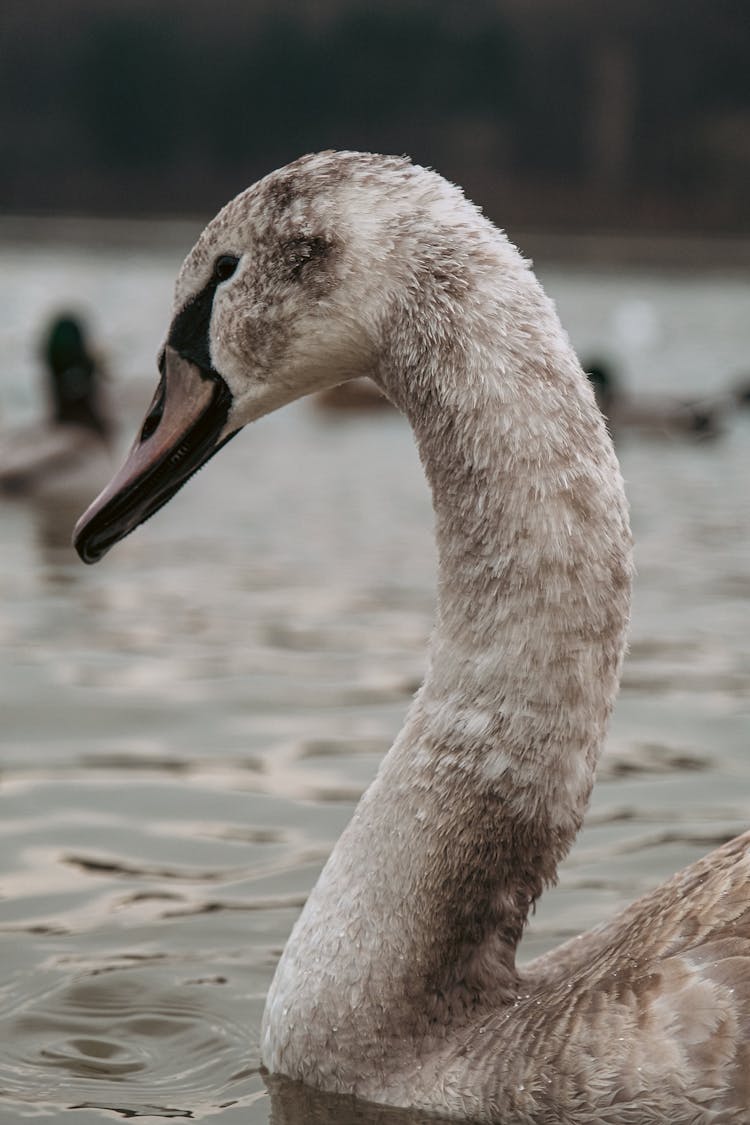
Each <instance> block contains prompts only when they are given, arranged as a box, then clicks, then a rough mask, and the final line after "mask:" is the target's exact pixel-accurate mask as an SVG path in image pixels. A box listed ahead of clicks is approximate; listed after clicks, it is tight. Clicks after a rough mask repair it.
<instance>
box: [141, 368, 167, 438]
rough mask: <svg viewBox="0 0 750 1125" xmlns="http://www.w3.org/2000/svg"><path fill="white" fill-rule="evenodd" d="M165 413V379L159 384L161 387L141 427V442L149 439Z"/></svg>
mask: <svg viewBox="0 0 750 1125" xmlns="http://www.w3.org/2000/svg"><path fill="white" fill-rule="evenodd" d="M163 414H164V380H163V378H162V381H161V382H160V384H159V389H158V390H157V392H156V397H155V398H154V402H153V405H152V406H151V409H150V410H149V412H148V414H147V415H146V418H145V420H144V423H143V426H142V428H141V438H140V440H141V442H144V441H148V439H149V438H150V437H151V436H152V434H154V433H155V432H156V431H157V430H158V428H159V423H160V422H161V420H162V416H163Z"/></svg>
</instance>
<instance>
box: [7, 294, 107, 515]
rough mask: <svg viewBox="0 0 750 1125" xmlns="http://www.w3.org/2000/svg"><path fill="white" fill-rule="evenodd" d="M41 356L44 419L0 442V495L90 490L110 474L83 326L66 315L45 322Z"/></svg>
mask: <svg viewBox="0 0 750 1125" xmlns="http://www.w3.org/2000/svg"><path fill="white" fill-rule="evenodd" d="M42 352H43V358H44V363H45V367H46V383H47V386H46V391H47V398H48V402H49V413H48V417H47V419H46V421H43V422H36V423H34V424H32V425H29V426H24V427H21V428H19V429H16V430H14V431H12V432H10V433H8V434H5V435H3V436H2V438H0V494H4V495H6V496H20V495H34V496H39V495H44V494H49V493H52V494H55V495H57V494H64V493H71V492H72V493H75V494H78V495H80V493H81V492H82V491H83V492H92V491H95V490H96V488H97V487H98V486H99V485H100V483H101V481H102V480H103V479H105V478H106V476H107V474H108V473H109V472H110V471H111V460H110V442H111V438H112V435H113V425H112V421H111V419H110V417H109V415H108V412H107V409H106V406H105V403H104V396H103V393H102V386H101V382H102V372H101V366H100V363H99V361H97V360H96V359H95V358H94V356H93V355H92V353H91V351H90V350H89V347H88V344H87V341H86V336H85V331H84V328H83V325H82V324H81V322H80V321H79V320H78V319H77V318H76V317H75V316H72V315H69V314H65V315H61V316H58V317H56V318H55V320H54V321H53V322H52V323H51V324H50V326H49V329H48V331H47V333H46V335H45V339H44V342H43V348H42Z"/></svg>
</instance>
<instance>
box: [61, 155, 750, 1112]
mask: <svg viewBox="0 0 750 1125" xmlns="http://www.w3.org/2000/svg"><path fill="white" fill-rule="evenodd" d="M159 368H160V370H161V381H160V383H159V387H158V389H157V391H156V394H155V397H154V400H153V402H152V405H151V407H150V409H149V411H148V413H147V415H146V418H145V421H144V423H143V427H142V429H141V431H140V433H139V435H138V437H137V438H136V440H135V442H134V444H133V447H132V449H131V452H130V454H129V456H128V458H127V460H126V462H125V464H124V466H123V468H122V469H121V470H120V472H119V473H118V474H117V475H116V476H115V478H114V479H113V481H112V482H111V483H110V485H109V486H108V487H107V488H106V489H105V491H104V492H103V493H102V494H101V496H100V497H99V498H98V499H97V500H96V501H94V503H93V504H92V505H91V506H90V508H89V509H88V510H87V511H86V512H85V513H84V515H83V516H82V517H81V519H80V520H79V522H78V525H77V527H76V531H75V545H76V548H77V550H78V552H79V554H80V556H81V558H82V559H83V560H84V561H85V562H87V563H92V562H96V561H97V560H98V559H100V558H101V557H102V556H103V555H104V553H105V552H106V551H107V550H108V549H109V548H110V547H111V546H112V545H113V544H114V543H116V542H117V541H118V540H119V539H121V538H122V537H123V536H124V535H126V534H128V533H129V532H130V531H132V530H133V529H134V528H135V527H136V526H137V525H138V524H140V523H142V522H143V521H144V520H145V519H147V518H148V517H149V516H150V515H152V514H153V513H154V512H155V511H157V510H158V509H159V508H160V507H161V506H162V505H163V504H165V503H166V502H167V501H168V500H169V499H170V497H171V496H172V495H173V494H174V493H175V492H176V491H177V490H178V489H179V488H180V487H181V485H182V484H183V483H184V482H185V481H186V480H187V479H188V478H189V477H190V475H191V474H192V473H194V472H195V471H196V470H197V469H198V468H199V467H200V466H201V465H202V464H203V463H204V462H205V461H207V460H208V458H210V457H211V456H213V454H214V453H216V451H217V450H218V449H220V448H221V447H222V446H223V445H224V444H225V443H226V442H227V441H229V440H230V439H231V438H232V437H234V436H235V435H236V434H237V432H238V431H239V430H240V429H241V428H242V427H243V426H245V425H246V424H247V423H249V422H252V421H253V420H254V419H257V418H259V417H261V416H262V415H265V414H267V413H268V412H269V411H271V410H275V409H277V408H278V407H280V406H283V405H284V404H285V403H288V402H291V401H292V400H294V399H297V398H299V397H300V396H302V395H306V394H310V393H312V392H316V391H320V390H322V389H324V388H326V387H330V386H333V385H335V384H337V383H339V382H341V381H343V380H345V379H348V378H351V377H355V376H359V375H368V376H370V377H371V378H372V379H373V380H374V381H375V382H376V383H377V385H378V386H379V387H381V388H382V389H383V391H384V392H385V394H386V395H387V396H388V398H389V399H391V401H392V402H393V403H394V404H395V405H396V406H397V407H399V408H400V410H401V411H403V413H404V414H405V415H406V416H407V418H408V420H409V422H410V423H411V426H412V428H413V431H414V434H415V438H416V442H417V444H418V447H419V452H420V455H421V459H422V462H423V465H424V468H425V473H426V476H427V478H428V481H429V484H430V486H431V490H432V496H433V502H434V510H435V530H436V539H437V548H438V598H437V616H436V623H435V629H434V634H433V637H432V641H431V645H430V651H429V662H428V669H427V673H426V676H425V680H424V684H423V686H422V687H421V689H420V691H419V692H418V693H417V695H416V697H415V699H414V701H413V703H412V705H411V707H410V709H409V711H408V714H407V717H406V720H405V724H404V727H403V729H402V730H401V732H400V734H399V735H398V737H397V739H396V741H395V743H394V745H393V747H392V748H391V750H390V751H389V753H388V754H387V755H386V757H385V758H384V760H383V762H382V764H381V766H380V769H379V771H378V773H377V776H376V778H375V780H374V781H373V782H372V784H371V785H370V787H369V788H368V789H367V791H366V792H365V794H364V796H363V797H362V799H361V801H360V803H359V805H358V807H357V809H356V810H355V812H354V815H353V817H352V819H351V822H350V823H349V825H348V827H347V828H346V829H345V831H344V833H343V835H342V836H341V838H340V839H339V841H338V843H337V844H336V846H335V847H334V849H333V851H332V853H331V855H330V858H329V859H328V862H327V864H326V865H325V868H324V870H323V872H322V874H321V875H320V878H319V879H318V882H317V884H316V886H315V887H314V889H313V891H312V893H311V894H310V897H309V899H308V900H307V903H306V906H305V907H304V909H303V910H302V912H301V914H300V917H299V919H298V920H297V923H296V925H295V926H294V928H293V931H292V933H291V936H290V938H289V940H288V942H287V945H286V948H285V950H284V952H283V955H282V957H281V959H280V961H279V963H278V966H277V969H276V973H275V976H274V978H273V982H272V984H271V987H270V990H269V993H268V997H267V1002H266V1007H265V1013H264V1017H263V1022H262V1029H261V1049H262V1059H263V1063H264V1065H265V1067H266V1068H267V1069H268V1071H269V1072H271V1073H272V1074H278V1075H282V1076H287V1077H288V1078H291V1079H296V1080H299V1081H301V1082H302V1083H305V1084H308V1085H309V1086H311V1087H317V1088H320V1089H322V1090H326V1091H329V1092H332V1093H334V1094H335V1093H345V1094H354V1095H356V1096H358V1097H359V1098H362V1099H365V1100H367V1101H370V1102H379V1103H383V1104H386V1105H390V1106H394V1107H398V1106H401V1107H412V1108H414V1109H419V1110H420V1111H425V1112H427V1111H430V1112H436V1113H439V1114H443V1115H445V1116H449V1117H454V1118H459V1119H464V1120H466V1119H471V1120H472V1121H480V1122H488V1123H489V1122H494V1123H497V1122H500V1121H510V1120H512V1121H513V1122H514V1123H531V1122H564V1123H569V1125H579V1123H583V1122H594V1121H596V1122H604V1121H606V1122H629V1123H632V1125H646V1123H649V1122H654V1123H655V1122H659V1123H662V1122H664V1121H669V1122H690V1123H708V1122H713V1123H714V1125H715V1123H718V1122H722V1123H724V1122H740V1121H744V1122H746V1121H747V1120H748V1106H750V1065H749V1064H750V1049H749V1047H748V1020H749V1017H750V995H749V994H750V880H749V875H750V863H749V862H748V855H747V850H748V843H749V842H750V837H749V836H742V837H739V838H738V839H736V840H734V841H732V842H731V843H729V844H727V845H725V846H724V847H722V848H719V849H718V850H716V851H714V852H713V853H712V854H711V855H709V856H708V857H707V858H705V859H703V860H701V861H699V862H697V863H696V864H694V865H693V866H692V867H690V868H688V869H687V870H686V871H683V872H682V873H681V874H678V875H677V876H675V877H674V878H673V879H672V880H671V881H669V882H667V883H666V884H664V885H663V886H661V887H659V888H658V889H657V890H655V891H653V892H652V893H650V894H648V895H646V896H645V897H644V898H642V899H640V900H639V901H637V902H635V903H634V904H633V905H631V906H630V907H629V908H628V909H626V910H625V911H624V913H621V914H619V915H618V916H617V917H615V918H614V920H612V921H611V922H609V923H608V924H606V925H604V926H603V927H599V928H597V929H594V930H593V931H591V932H589V933H587V934H584V935H583V936H581V937H579V938H576V939H574V940H572V941H569V942H567V943H566V944H564V945H563V946H562V947H561V948H559V949H557V950H555V951H554V952H552V953H550V954H548V955H544V956H542V957H540V958H538V959H536V960H535V961H533V962H532V963H531V964H529V965H528V966H526V967H524V968H523V969H521V968H519V967H518V966H517V964H516V950H517V947H518V944H519V940H520V938H521V935H522V932H523V929H524V925H525V923H526V920H527V918H528V915H529V911H530V910H531V909H532V907H533V906H534V903H535V902H536V900H537V899H538V897H539V895H540V894H541V892H542V890H543V888H544V887H545V886H546V885H548V884H550V883H551V882H553V881H554V879H555V873H556V869H557V866H558V863H559V862H560V860H561V859H562V858H563V856H564V855H565V854H566V853H567V851H568V850H569V848H570V846H571V844H572V842H573V840H574V838H575V836H576V833H577V832H578V830H579V828H580V826H581V822H582V818H583V815H584V810H585V808H586V804H587V801H588V798H589V794H590V791H591V787H592V784H593V778H594V770H595V766H596V762H597V758H598V755H599V751H600V749H601V745H602V741H603V738H604V735H605V729H606V725H607V720H608V717H609V714H610V711H611V708H612V705H613V701H614V698H615V695H616V692H617V689H618V682H619V674H620V666H621V662H622V657H623V650H624V646H625V634H626V627H627V624H628V616H629V602H630V585H631V569H632V568H631V536H630V530H629V522H628V513H627V506H626V501H625V496H624V490H623V483H622V479H621V476H620V472H619V469H618V465H617V461H616V459H615V455H614V451H613V448H612V443H611V441H610V438H609V436H608V434H607V431H606V428H605V425H604V422H603V420H602V417H601V414H600V412H599V410H598V409H597V407H596V404H595V401H594V395H593V392H592V390H591V388H590V386H589V384H588V381H587V379H586V377H585V375H584V373H583V371H582V369H581V367H580V364H579V363H578V361H577V359H576V357H575V355H574V353H573V351H572V349H571V346H570V343H569V342H568V339H567V337H566V335H565V333H564V332H563V330H562V328H561V326H560V323H559V320H558V318H557V314H556V312H555V309H554V306H553V304H552V302H551V301H550V300H549V299H548V298H547V297H546V296H545V294H544V292H543V291H542V288H541V286H540V285H539V283H538V281H537V280H536V278H535V276H534V274H533V272H532V269H531V267H530V264H529V263H528V262H527V261H525V260H524V259H523V258H522V257H521V255H520V254H519V253H518V251H517V250H516V249H515V248H514V247H513V246H512V245H511V243H510V242H509V241H508V240H507V238H506V237H505V235H504V234H502V233H501V232H500V231H499V230H498V229H496V228H495V227H494V226H493V225H492V223H491V222H490V221H489V220H488V219H487V218H485V217H484V216H483V215H482V214H481V213H480V211H479V210H478V209H477V208H476V207H475V206H474V205H473V204H472V203H471V202H469V201H468V200H467V199H466V198H465V197H464V195H463V194H462V192H461V191H460V190H459V189H458V188H456V187H454V186H453V185H451V184H449V183H448V182H447V181H446V180H444V179H443V178H442V177H440V176H439V175H438V174H437V173H435V172H433V171H431V170H427V169H425V168H421V167H419V166H417V165H414V164H412V163H410V162H409V161H408V160H407V159H406V158H395V157H384V156H377V155H372V154H362V153H353V152H325V153H320V154H316V155H311V156H306V157H303V158H301V159H299V160H298V161H296V162H294V163H292V164H290V165H288V166H286V167H284V168H282V169H279V170H277V171H275V172H273V173H271V174H270V175H268V176H267V177H266V178H264V179H262V180H260V181H259V182H258V183H257V184H255V185H254V186H252V187H250V188H249V189H248V190H246V191H245V192H243V193H242V194H240V195H239V196H237V197H236V198H235V199H234V200H233V201H231V202H230V203H229V204H227V206H226V207H225V208H224V209H223V210H222V211H221V212H220V213H219V214H218V215H217V217H216V218H214V219H213V220H212V221H211V222H210V223H209V225H208V226H207V228H206V229H205V231H204V232H203V234H202V235H201V236H200V238H199V240H198V242H197V243H196V245H195V247H194V248H193V250H192V251H191V252H190V253H189V255H188V257H187V259H186V260H185V262H184V264H183V266H182V268H181V271H180V273H179V276H178V278H177V283H176V289H175V298H174V309H173V318H172V321H171V325H170V327H169V331H168V335H167V337H166V341H165V343H164V346H163V347H162V349H161V352H160V356H159Z"/></svg>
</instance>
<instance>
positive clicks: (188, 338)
mask: <svg viewBox="0 0 750 1125" xmlns="http://www.w3.org/2000/svg"><path fill="white" fill-rule="evenodd" d="M238 264H239V258H238V257H237V256H236V255H234V254H221V255H220V256H219V257H218V258H217V259H216V262H215V264H214V272H213V274H212V275H211V280H210V281H209V282H207V284H206V285H204V287H203V288H202V289H201V291H200V292H199V293H196V294H195V296H194V297H191V299H190V300H189V301H188V303H187V304H186V305H185V306H184V307H183V308H181V309H180V311H179V312H178V314H177V316H176V317H175V318H174V320H173V321H172V326H171V328H170V330H169V336H168V338H167V343H168V344H169V345H170V346H171V347H173V348H174V349H175V351H176V352H179V354H180V355H181V356H182V357H183V358H184V359H189V360H190V361H191V362H192V363H195V364H196V365H197V366H198V367H200V368H201V369H202V370H203V371H211V370H212V367H211V349H210V346H209V328H210V326H211V309H212V308H213V303H214V295H215V293H216V290H217V288H218V286H219V285H221V283H222V282H223V281H226V280H227V279H228V278H230V277H231V276H232V274H233V273H234V271H235V270H236V269H237V266H238Z"/></svg>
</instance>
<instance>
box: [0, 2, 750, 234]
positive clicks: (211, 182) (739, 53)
mask: <svg viewBox="0 0 750 1125" xmlns="http://www.w3.org/2000/svg"><path fill="white" fill-rule="evenodd" d="M1 19H2V27H1V28H0V31H1V32H2V34H0V209H3V210H6V211H21V212H29V211H45V212H58V213H59V212H79V213H80V212H99V213H110V214H118V213H119V214H137V213H155V212H188V211H189V212H202V211H206V210H212V209H214V208H215V207H216V205H217V204H218V203H220V202H222V201H223V200H224V199H226V198H227V197H228V196H229V195H232V194H234V193H235V192H236V191H237V190H239V189H240V188H242V187H244V186H245V185H246V184H247V183H248V182H250V181H251V180H253V179H254V178H256V177H257V176H258V175H261V174H262V173H263V172H265V171H267V170H269V169H270V168H272V167H274V166H276V165H278V164H280V163H283V162H285V161H287V160H289V159H291V158H293V157H294V156H296V155H298V154H299V153H301V152H304V151H309V150H312V149H319V148H330V147H335V148H341V147H349V148H368V149H376V150H381V151H390V152H394V151H395V152H408V153H409V154H411V155H412V156H413V157H414V158H415V159H417V160H419V161H420V162H423V163H429V164H432V165H434V166H435V167H437V168H438V169H439V170H440V171H442V172H444V173H445V174H447V175H448V176H450V177H451V178H453V179H455V180H458V181H459V182H461V183H463V184H464V185H465V186H466V187H467V189H468V190H469V192H470V194H472V195H473V196H474V197H475V198H477V199H479V200H480V201H481V202H483V203H485V204H487V205H489V206H490V208H491V210H492V212H493V213H494V214H496V215H497V214H502V216H503V218H504V220H505V221H507V222H511V221H512V222H515V223H527V224H533V225H536V226H543V225H547V226H560V227H584V226H585V227H592V226H594V227H596V226H610V227H612V226H614V227H628V228H630V227H633V226H635V227H640V228H649V227H659V228H662V229H663V228H672V229H683V230H684V229H692V230H696V231H704V230H705V231H710V230H714V231H741V230H742V229H743V228H746V227H747V225H748V220H750V192H749V191H748V182H749V181H750V20H749V19H748V18H747V7H746V2H745V0H662V2H661V3H659V4H654V3H653V0H648V2H647V0H622V2H620V0H506V2H502V0H497V2H496V3H482V2H476V3H469V2H468V0H462V2H458V0H445V2H443V3H438V2H436V0H432V2H430V3H423V2H419V0H413V2H411V3H409V2H407V0H401V2H400V3H398V4H396V3H395V2H394V3H389V2H383V3H380V4H377V5H375V4H369V5H366V4H363V3H359V4H358V3H354V2H349V3H346V2H343V0H340V2H335V0H329V2H328V3H322V2H319V3H318V4H315V5H314V4H311V5H300V4H292V3H291V2H289V0H288V2H287V3H285V2H284V0H277V2H276V3H273V4H271V3H255V4H253V3H248V2H247V0H245V2H244V3H237V2H232V0H224V2H222V0H214V2H212V3H210V4H209V3H208V2H207V0H161V2H160V3H158V4H153V3H150V2H148V3H147V2H146V0H107V2H106V3H105V4H103V3H101V2H100V0H65V2H64V3H62V4H61V3H60V2H59V0H54V2H53V0H29V2H24V3H21V2H20V0H15V3H13V0H11V5H10V6H9V7H7V8H6V10H5V12H4V14H3V16H2V17H1Z"/></svg>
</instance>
